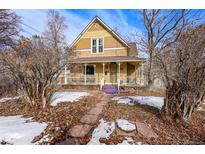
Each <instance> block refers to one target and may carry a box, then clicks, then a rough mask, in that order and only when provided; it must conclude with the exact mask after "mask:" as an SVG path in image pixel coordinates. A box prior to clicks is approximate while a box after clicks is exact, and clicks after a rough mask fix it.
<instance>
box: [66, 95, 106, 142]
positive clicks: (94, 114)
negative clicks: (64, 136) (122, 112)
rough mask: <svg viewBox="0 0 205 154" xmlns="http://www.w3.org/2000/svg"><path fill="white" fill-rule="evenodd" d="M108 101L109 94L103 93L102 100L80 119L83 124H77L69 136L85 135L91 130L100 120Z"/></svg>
mask: <svg viewBox="0 0 205 154" xmlns="http://www.w3.org/2000/svg"><path fill="white" fill-rule="evenodd" d="M108 101H109V95H107V94H103V97H102V98H101V101H100V102H99V103H97V104H96V106H95V107H94V108H92V109H91V110H89V111H88V112H87V114H86V115H84V116H83V117H82V118H81V119H80V123H81V124H79V125H76V126H74V127H72V128H71V129H70V130H69V136H71V137H74V138H77V137H85V136H86V135H87V134H88V133H89V132H90V130H91V128H92V126H93V125H95V124H96V123H97V122H98V121H99V119H100V114H101V113H102V110H103V107H104V106H105V105H106V104H107V103H108Z"/></svg>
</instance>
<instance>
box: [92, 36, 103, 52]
mask: <svg viewBox="0 0 205 154" xmlns="http://www.w3.org/2000/svg"><path fill="white" fill-rule="evenodd" d="M100 39H102V52H99V40H100ZM93 40H96V49H97V50H96V52H95V53H94V52H93ZM103 53H104V37H91V54H103Z"/></svg>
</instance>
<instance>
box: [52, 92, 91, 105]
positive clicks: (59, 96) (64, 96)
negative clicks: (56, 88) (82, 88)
mask: <svg viewBox="0 0 205 154" xmlns="http://www.w3.org/2000/svg"><path fill="white" fill-rule="evenodd" d="M89 95H90V94H89V93H87V92H56V93H55V94H54V95H53V97H52V99H51V105H52V106H56V105H57V104H58V103H60V102H75V101H78V100H80V99H81V98H82V97H85V96H89Z"/></svg>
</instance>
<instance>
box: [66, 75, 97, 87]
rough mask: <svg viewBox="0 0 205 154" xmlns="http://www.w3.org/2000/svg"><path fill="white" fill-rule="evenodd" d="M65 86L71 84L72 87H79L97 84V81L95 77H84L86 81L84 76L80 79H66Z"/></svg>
mask: <svg viewBox="0 0 205 154" xmlns="http://www.w3.org/2000/svg"><path fill="white" fill-rule="evenodd" d="M67 84H73V85H78V84H79V85H81V84H86V85H89V84H93V85H95V84H98V79H97V77H95V76H91V75H86V79H85V77H84V76H81V77H67Z"/></svg>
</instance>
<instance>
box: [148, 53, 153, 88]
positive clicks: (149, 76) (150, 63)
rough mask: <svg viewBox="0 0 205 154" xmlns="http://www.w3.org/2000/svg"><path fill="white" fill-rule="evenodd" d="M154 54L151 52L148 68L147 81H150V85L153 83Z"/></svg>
mask: <svg viewBox="0 0 205 154" xmlns="http://www.w3.org/2000/svg"><path fill="white" fill-rule="evenodd" d="M152 58H153V57H152V53H151V51H150V61H149V67H148V73H147V79H148V84H151V83H152Z"/></svg>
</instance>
